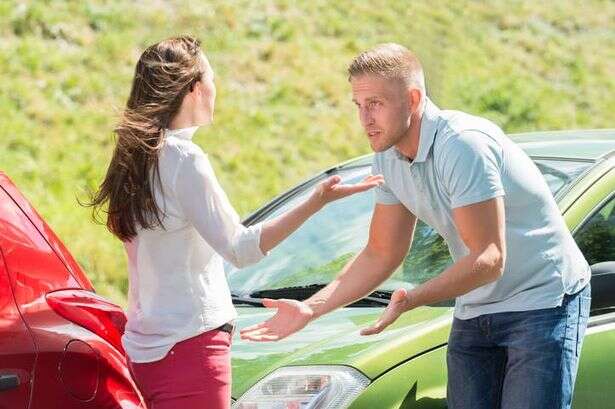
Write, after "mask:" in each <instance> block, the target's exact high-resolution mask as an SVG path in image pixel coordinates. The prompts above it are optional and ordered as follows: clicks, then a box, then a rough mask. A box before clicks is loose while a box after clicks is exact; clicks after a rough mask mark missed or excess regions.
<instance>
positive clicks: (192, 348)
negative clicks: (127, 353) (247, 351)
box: [128, 330, 232, 409]
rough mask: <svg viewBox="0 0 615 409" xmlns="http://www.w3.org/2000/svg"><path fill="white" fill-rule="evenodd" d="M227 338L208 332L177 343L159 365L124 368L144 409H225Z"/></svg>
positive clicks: (228, 387)
mask: <svg viewBox="0 0 615 409" xmlns="http://www.w3.org/2000/svg"><path fill="white" fill-rule="evenodd" d="M231 338H232V336H231V334H229V333H228V332H224V331H219V330H212V331H207V332H204V333H202V334H201V335H197V336H196V337H193V338H189V339H186V340H184V341H181V342H178V343H177V344H175V345H174V346H173V348H172V349H171V351H169V353H168V354H167V355H166V356H165V357H164V358H162V359H161V360H159V361H155V362H145V363H135V362H131V361H130V360H128V365H129V368H130V371H131V373H132V376H133V379H134V380H135V383H136V384H137V386H138V387H139V389H140V390H141V394H142V395H143V398H144V399H145V402H146V404H147V409H171V408H173V409H175V408H183V409H193V408H194V409H196V408H199V409H202V408H210V409H229V408H230V402H231V354H230V350H231Z"/></svg>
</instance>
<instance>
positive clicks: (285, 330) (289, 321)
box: [240, 298, 314, 342]
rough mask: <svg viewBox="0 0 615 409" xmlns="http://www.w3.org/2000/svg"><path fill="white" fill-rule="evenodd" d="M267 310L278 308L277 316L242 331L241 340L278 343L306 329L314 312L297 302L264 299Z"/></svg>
mask: <svg viewBox="0 0 615 409" xmlns="http://www.w3.org/2000/svg"><path fill="white" fill-rule="evenodd" d="M263 305H264V306H265V307H267V308H277V311H276V313H275V315H274V316H273V317H271V318H269V319H268V320H267V321H264V322H261V323H260V324H256V325H252V326H250V327H246V328H244V329H242V330H241V331H240V334H241V339H245V340H249V341H259V342H263V341H278V340H280V339H283V338H286V337H287V336H289V335H291V334H294V333H295V332H297V331H299V330H300V329H302V328H303V327H305V326H306V325H307V324H308V323H309V322H310V320H311V319H312V317H313V316H314V312H313V311H312V309H311V308H310V307H308V306H307V304H305V303H303V302H301V301H296V300H286V299H280V300H270V299H267V298H265V299H263Z"/></svg>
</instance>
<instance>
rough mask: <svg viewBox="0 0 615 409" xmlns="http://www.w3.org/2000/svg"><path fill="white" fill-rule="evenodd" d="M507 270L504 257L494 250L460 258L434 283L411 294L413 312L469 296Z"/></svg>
mask: <svg viewBox="0 0 615 409" xmlns="http://www.w3.org/2000/svg"><path fill="white" fill-rule="evenodd" d="M503 268H504V256H503V255H502V254H501V253H500V252H499V251H498V250H497V249H494V248H488V249H487V250H485V251H484V252H482V253H481V254H479V255H473V254H470V255H468V256H466V257H463V258H461V259H459V260H458V261H457V262H456V263H455V264H453V265H452V266H450V267H449V268H447V269H446V270H444V271H443V272H442V273H441V274H439V275H437V276H436V277H434V278H432V279H431V280H429V281H427V282H425V283H423V284H422V285H420V286H418V287H415V288H414V289H412V290H410V291H409V292H408V299H409V304H410V309H413V308H416V307H420V306H421V305H427V304H434V303H437V302H440V301H446V300H450V299H453V298H455V297H458V296H460V295H463V294H466V293H468V292H470V291H472V290H474V289H475V288H478V287H481V286H483V285H486V284H489V283H491V282H493V281H495V280H497V279H498V278H499V277H500V276H501V274H502V271H503Z"/></svg>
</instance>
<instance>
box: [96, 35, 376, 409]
mask: <svg viewBox="0 0 615 409" xmlns="http://www.w3.org/2000/svg"><path fill="white" fill-rule="evenodd" d="M213 77H214V74H213V71H212V69H211V67H210V65H209V62H208V60H207V58H206V57H205V55H204V54H203V52H202V51H201V48H200V43H199V41H198V40H196V39H195V38H192V37H189V36H183V37H177V38H170V39H167V40H164V41H162V42H160V43H157V44H154V45H152V46H150V47H148V48H147V49H146V50H145V51H144V52H143V54H142V55H141V57H140V59H139V61H138V63H137V66H136V70H135V75H134V79H133V83H132V90H131V92H130V97H129V99H128V102H127V105H126V109H125V110H124V112H123V115H122V117H121V119H120V122H119V125H118V126H117V128H116V129H115V134H116V136H117V142H116V146H115V150H114V153H113V158H112V159H111V163H110V164H109V168H108V170H107V174H106V176H105V179H104V181H103V182H102V184H101V186H100V188H99V190H98V191H97V192H96V193H95V194H94V196H93V198H92V201H91V203H90V205H92V206H93V207H94V212H95V213H97V212H98V211H100V210H104V211H105V212H106V214H107V220H106V224H107V227H108V229H109V230H110V231H111V232H112V233H113V234H114V235H115V236H117V237H118V238H119V239H120V240H121V241H122V242H123V244H124V246H125V249H126V252H127V255H128V269H129V294H128V313H127V316H128V322H127V325H126V331H125V334H124V336H123V338H122V344H123V346H124V348H125V350H126V353H127V358H128V363H129V367H130V369H131V372H132V375H133V377H134V379H135V381H136V383H137V385H138V386H139V388H140V390H141V392H142V394H143V396H144V399H145V400H146V403H147V405H148V408H149V409H167V408H187V409H189V408H228V407H229V405H230V344H231V337H232V332H233V331H232V330H233V320H234V318H235V317H236V312H235V309H234V307H233V304H232V300H231V296H230V291H229V288H228V284H227V282H226V277H225V274H224V271H223V265H222V258H224V259H226V260H227V261H229V262H231V263H232V264H234V265H235V266H237V267H242V266H246V265H249V264H252V263H255V262H257V261H259V260H260V259H261V258H263V257H265V255H266V254H267V252H268V251H269V250H271V249H272V248H273V247H275V246H276V245H277V244H279V243H280V242H281V241H282V240H284V239H285V238H286V237H287V236H288V235H289V234H291V233H292V232H293V231H295V230H296V229H297V228H298V227H299V226H300V225H301V224H302V223H303V222H304V221H305V220H307V219H308V218H309V217H310V216H311V215H313V214H314V213H315V212H317V211H318V210H320V209H321V208H322V207H323V206H324V205H325V204H327V203H328V202H330V201H333V200H336V199H339V198H342V197H345V196H348V195H351V194H353V193H356V192H361V191H365V190H367V189H370V188H372V187H374V186H376V185H378V184H379V183H381V180H382V179H381V177H380V176H371V177H368V178H366V179H365V180H364V181H363V182H361V183H358V184H356V185H342V184H340V179H339V177H337V176H334V177H331V178H329V179H327V180H325V181H324V182H322V183H321V184H320V185H318V186H317V188H316V189H315V191H314V193H313V194H312V195H311V196H310V197H309V198H308V199H307V200H306V201H305V202H303V203H301V204H300V205H298V206H297V207H295V208H293V209H291V210H289V211H288V212H286V213H284V214H282V215H280V216H278V217H277V218H275V219H273V220H271V221H267V222H264V223H262V224H256V225H254V226H250V227H244V226H243V225H242V224H241V223H240V221H239V217H238V216H237V213H236V212H235V210H234V209H233V207H232V206H231V204H230V203H229V201H228V199H227V196H226V195H225V193H224V191H223V190H222V188H221V187H220V185H219V183H218V181H217V179H216V176H215V174H214V171H213V169H212V167H211V164H210V162H209V160H208V157H207V155H206V154H205V153H204V152H203V151H202V150H201V148H199V147H198V146H197V145H196V144H194V143H193V142H192V136H193V134H194V132H195V131H196V130H197V128H198V127H199V126H201V125H206V124H209V123H210V122H211V121H212V120H213V113H214V101H215V97H216V87H215V85H214V82H213V79H214V78H213ZM220 256H221V257H220Z"/></svg>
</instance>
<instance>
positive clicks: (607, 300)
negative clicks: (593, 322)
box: [591, 261, 615, 313]
mask: <svg viewBox="0 0 615 409" xmlns="http://www.w3.org/2000/svg"><path fill="white" fill-rule="evenodd" d="M591 269H592V279H591V285H592V306H591V312H592V313H599V311H600V312H607V311H606V310H609V309H615V261H604V262H602V263H596V264H594V265H592V267H591ZM601 310H602V311H601Z"/></svg>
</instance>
